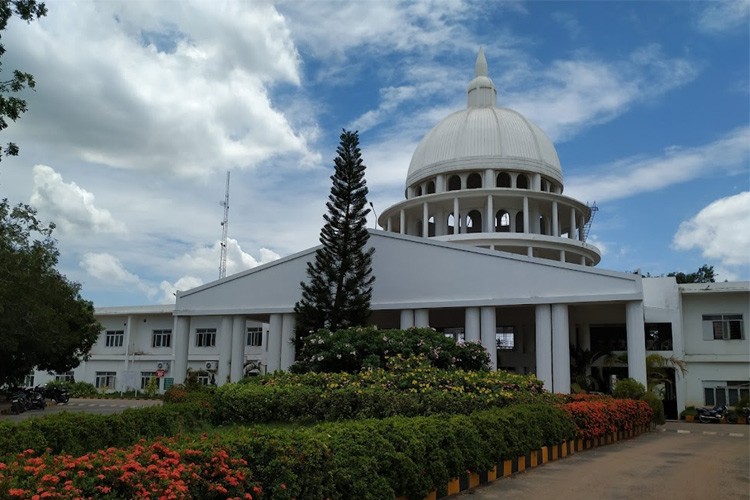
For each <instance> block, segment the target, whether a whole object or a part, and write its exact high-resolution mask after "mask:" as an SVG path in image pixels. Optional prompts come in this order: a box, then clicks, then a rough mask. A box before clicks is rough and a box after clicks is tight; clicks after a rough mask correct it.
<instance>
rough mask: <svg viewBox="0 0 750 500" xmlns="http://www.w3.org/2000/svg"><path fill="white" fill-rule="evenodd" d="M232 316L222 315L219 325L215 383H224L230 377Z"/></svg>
mask: <svg viewBox="0 0 750 500" xmlns="http://www.w3.org/2000/svg"><path fill="white" fill-rule="evenodd" d="M232 361H233V360H232V317H231V316H222V317H221V325H220V326H219V366H218V367H217V371H216V385H224V384H226V383H227V382H228V381H230V380H231V378H230V368H229V367H230V366H231V365H232V364H233V363H232Z"/></svg>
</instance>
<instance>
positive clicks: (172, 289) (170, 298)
mask: <svg viewBox="0 0 750 500" xmlns="http://www.w3.org/2000/svg"><path fill="white" fill-rule="evenodd" d="M202 284H203V280H202V279H200V278H198V277H196V276H189V275H187V276H183V277H181V278H180V279H178V280H177V281H175V282H174V283H170V282H169V281H162V282H161V283H160V284H159V289H160V290H161V292H162V295H161V297H160V299H159V302H161V303H162V304H174V303H175V301H176V300H177V297H176V294H177V291H178V290H179V291H185V290H190V289H191V288H195V287H197V286H201V285H202Z"/></svg>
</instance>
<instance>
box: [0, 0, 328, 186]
mask: <svg viewBox="0 0 750 500" xmlns="http://www.w3.org/2000/svg"><path fill="white" fill-rule="evenodd" d="M61 7H62V6H61ZM16 26H17V27H16ZM14 27H16V28H15V29H13V28H14ZM7 36H8V39H9V42H8V43H12V44H13V45H14V51H12V53H11V52H9V59H12V58H17V61H16V60H11V61H9V64H11V67H15V66H14V64H16V63H17V62H18V63H20V62H21V61H22V67H24V69H25V70H29V71H30V72H31V73H33V74H34V76H35V77H36V80H37V87H36V93H35V95H34V103H35V106H34V112H33V113H29V114H28V115H27V116H25V117H24V120H22V121H21V122H19V124H18V126H17V127H18V129H17V130H18V133H19V134H20V135H21V136H23V135H26V136H27V137H29V138H30V139H29V141H31V140H32V139H31V138H32V137H33V138H34V139H33V140H34V141H35V142H37V143H40V142H41V143H44V145H45V146H47V147H54V148H56V149H58V150H59V152H60V153H63V152H64V153H66V154H68V155H71V156H75V157H79V158H83V159H84V160H86V161H88V162H92V163H97V164H103V165H107V166H111V167H117V168H125V169H149V170H154V171H171V172H175V173H178V174H180V175H183V176H192V177H205V176H206V175H208V174H209V173H211V172H212V171H216V170H225V169H227V168H248V167H256V166H258V165H260V164H262V163H263V162H264V161H268V160H269V159H270V158H274V157H284V158H286V157H289V158H290V159H294V161H291V162H289V163H290V164H292V165H296V164H300V163H301V164H309V163H311V162H316V161H318V159H319V156H318V154H317V152H315V151H313V150H312V149H311V148H310V146H309V144H308V137H307V136H306V135H305V134H306V133H307V131H309V132H310V133H315V129H314V127H311V128H309V129H305V131H299V130H295V128H294V127H293V126H292V124H291V123H290V121H289V119H288V118H287V117H286V116H285V115H284V113H283V112H281V111H280V110H279V109H278V108H277V107H276V106H275V104H274V102H273V99H272V97H271V86H272V85H275V84H279V83H287V84H291V85H295V86H296V85H298V84H299V83H300V75H299V56H298V54H297V51H296V48H295V46H294V43H293V41H292V39H291V36H290V33H289V30H288V28H287V25H286V21H285V20H284V18H283V17H282V16H281V15H280V14H279V13H278V11H277V10H276V9H275V8H274V6H273V5H271V4H270V3H266V2H251V3H226V4H213V3H205V2H200V1H192V2H188V1H186V2H181V3H180V8H174V6H172V5H168V4H153V5H149V4H145V3H141V2H106V3H94V2H82V3H81V4H77V5H76V8H64V7H63V8H56V9H50V12H49V15H48V16H47V17H45V18H44V20H43V22H39V23H32V24H31V25H28V26H26V25H24V26H22V27H21V26H20V25H17V24H14V25H13V26H11V27H10V28H9V30H8V35H7ZM4 40H5V34H4ZM102 47H106V50H102ZM81 68H85V71H81ZM60 96H65V97H64V98H63V99H61V98H60ZM92 109H95V110H96V112H92ZM19 142H21V143H23V142H24V141H22V140H20V141H19Z"/></svg>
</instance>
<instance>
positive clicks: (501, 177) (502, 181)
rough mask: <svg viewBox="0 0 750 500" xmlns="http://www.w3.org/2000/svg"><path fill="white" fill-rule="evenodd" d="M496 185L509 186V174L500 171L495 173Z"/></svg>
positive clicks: (500, 186)
mask: <svg viewBox="0 0 750 500" xmlns="http://www.w3.org/2000/svg"><path fill="white" fill-rule="evenodd" d="M497 187H499V188H509V187H510V174H508V172H500V173H499V174H497Z"/></svg>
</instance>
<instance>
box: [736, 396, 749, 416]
mask: <svg viewBox="0 0 750 500" xmlns="http://www.w3.org/2000/svg"><path fill="white" fill-rule="evenodd" d="M743 408H750V398H749V397H747V396H745V397H743V398H740V399H739V400H738V401H737V402H736V403H735V404H734V409H735V411H736V412H738V413H742V409H743Z"/></svg>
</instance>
